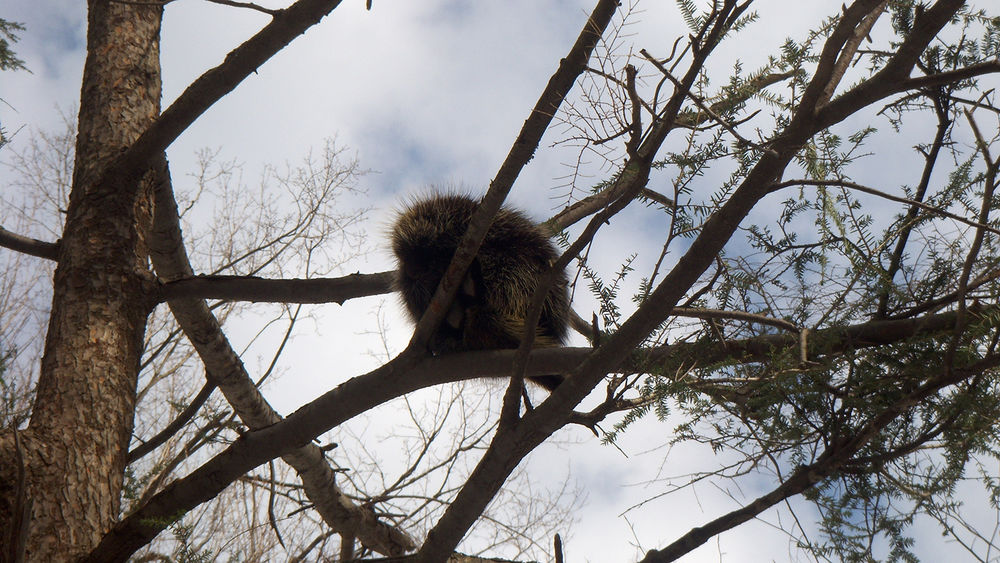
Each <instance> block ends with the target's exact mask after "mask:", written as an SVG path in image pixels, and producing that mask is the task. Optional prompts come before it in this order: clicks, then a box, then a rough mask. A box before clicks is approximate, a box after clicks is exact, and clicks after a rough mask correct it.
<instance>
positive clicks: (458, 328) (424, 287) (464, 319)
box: [392, 194, 569, 390]
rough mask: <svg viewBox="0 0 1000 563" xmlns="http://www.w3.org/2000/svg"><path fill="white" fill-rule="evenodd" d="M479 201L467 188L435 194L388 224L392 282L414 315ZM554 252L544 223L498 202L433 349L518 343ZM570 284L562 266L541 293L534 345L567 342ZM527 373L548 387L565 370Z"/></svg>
mask: <svg viewBox="0 0 1000 563" xmlns="http://www.w3.org/2000/svg"><path fill="white" fill-rule="evenodd" d="M478 205H479V202H478V201H476V200H474V199H473V198H471V197H469V196H466V195H459V194H435V195H431V196H429V197H427V198H424V199H420V200H418V201H414V202H413V203H412V204H411V205H410V206H409V207H408V208H407V209H405V210H403V211H402V212H401V213H400V214H399V217H398V218H397V220H396V223H395V225H394V226H393V228H392V250H393V253H395V255H396V259H397V261H398V264H399V267H398V271H397V276H396V289H397V290H398V291H399V292H400V294H401V295H402V297H403V302H404V304H405V305H406V309H407V311H408V312H409V314H410V316H411V317H412V318H413V320H414V321H416V320H419V319H420V317H421V316H423V314H424V311H425V310H426V309H427V306H428V304H430V300H431V297H432V296H433V295H434V290H435V289H436V288H437V286H438V283H440V281H441V277H442V276H443V275H444V271H445V270H446V269H447V268H448V264H449V263H450V262H451V258H452V256H453V255H454V254H455V249H456V248H457V247H458V243H459V242H460V241H461V239H462V236H463V235H464V234H465V231H466V229H467V228H468V226H469V220H470V218H471V217H472V214H473V212H475V210H476V207H477V206H478ZM557 257H558V254H557V253H556V249H555V247H554V246H553V245H552V242H551V241H550V240H549V237H548V235H547V233H546V232H545V230H544V229H543V228H542V227H540V226H539V225H537V224H535V223H534V222H532V221H531V220H530V219H528V218H527V217H526V216H525V215H524V214H522V213H521V212H519V211H515V210H513V209H509V208H506V207H504V208H501V209H500V212H499V213H498V214H497V216H496V219H495V220H494V222H493V225H492V226H490V229H489V231H487V233H486V238H485V239H484V240H483V244H482V246H481V247H480V249H479V253H478V254H477V256H476V258H475V260H474V261H473V263H472V265H471V267H470V268H469V271H468V273H467V274H466V278H465V279H464V280H463V282H462V285H461V287H460V288H459V290H458V294H457V295H456V297H455V301H454V302H453V303H452V305H451V307H450V308H449V309H448V313H447V315H446V316H445V319H444V322H443V323H441V327H440V328H439V329H438V332H437V334H436V335H435V336H434V338H433V339H432V341H431V343H430V348H431V352H432V353H435V354H437V353H441V352H449V351H459V350H483V349H493V348H517V346H518V345H519V343H520V341H521V336H522V334H523V332H524V316H525V315H526V314H527V311H528V307H529V305H530V302H531V297H532V295H533V293H534V291H535V286H536V285H537V280H538V277H539V276H540V275H541V274H543V273H544V272H546V271H548V269H549V268H550V267H551V264H552V263H553V262H554V261H555V260H556V258H557ZM567 284H568V280H567V278H566V274H565V272H560V273H559V276H558V279H557V281H556V283H555V284H554V286H553V287H552V289H551V290H549V294H548V296H547V297H546V299H545V304H544V307H543V309H542V315H541V318H540V319H539V322H538V326H537V327H536V331H535V346H538V347H544V346H558V345H561V344H562V343H563V342H564V341H565V339H566V332H567V326H568V318H569V293H568V291H567ZM532 380H533V381H535V382H536V383H538V384H539V385H542V386H543V387H545V388H547V389H549V390H551V389H554V388H555V386H556V385H558V384H559V383H560V382H561V381H562V377H561V376H557V375H552V376H541V377H535V378H532Z"/></svg>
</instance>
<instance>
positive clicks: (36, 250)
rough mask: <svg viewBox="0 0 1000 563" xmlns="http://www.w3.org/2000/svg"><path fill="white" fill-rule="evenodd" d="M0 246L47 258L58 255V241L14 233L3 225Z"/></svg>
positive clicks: (0, 228)
mask: <svg viewBox="0 0 1000 563" xmlns="http://www.w3.org/2000/svg"><path fill="white" fill-rule="evenodd" d="M0 246H2V247H4V248H9V249H11V250H14V251H16V252H23V253H25V254H30V255H31V256H37V257H39V258H47V259H49V260H55V259H56V258H57V257H58V255H59V244H58V243H53V242H45V241H42V240H38V239H33V238H30V237H25V236H21V235H18V234H14V233H12V232H10V231H8V230H7V229H4V228H3V227H0Z"/></svg>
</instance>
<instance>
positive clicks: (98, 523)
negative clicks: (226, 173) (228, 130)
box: [0, 0, 162, 561]
mask: <svg viewBox="0 0 1000 563" xmlns="http://www.w3.org/2000/svg"><path fill="white" fill-rule="evenodd" d="M161 16H162V8H161V7H159V6H157V5H155V3H142V2H139V3H135V4H131V3H124V2H114V1H108V0H90V2H89V18H88V31H87V61H86V66H85V67H84V75H83V87H82V90H81V98H80V115H79V134H78V137H77V145H76V165H75V169H74V176H73V187H72V191H71V194H70V203H69V208H68V212H67V217H66V225H65V228H64V231H63V236H62V239H61V241H60V246H59V256H58V265H57V268H56V273H55V279H54V282H53V283H54V285H53V299H52V312H51V316H50V321H49V327H48V333H47V336H46V340H45V351H44V355H43V358H42V365H41V374H40V379H39V382H38V388H37V396H36V398H35V405H34V409H33V413H32V416H31V421H30V423H29V426H28V428H27V429H26V430H24V431H22V432H20V435H19V438H20V440H19V442H20V447H17V446H16V445H15V437H14V435H13V433H12V431H11V430H9V429H8V430H7V431H5V432H4V434H3V435H0V530H5V531H6V532H7V533H5V534H2V536H3V537H2V538H0V541H2V542H3V543H4V545H3V546H0V547H2V548H3V549H2V550H0V557H5V558H12V557H17V556H18V554H17V551H18V548H17V546H16V545H15V544H16V541H17V536H18V533H19V531H20V533H21V534H26V535H22V536H21V537H24V538H26V546H27V548H26V549H27V551H26V556H27V559H28V560H31V561H65V560H71V559H74V558H75V557H77V556H79V555H81V554H83V553H86V552H87V551H89V550H90V549H91V548H92V547H93V546H94V545H96V544H97V542H98V540H99V539H100V537H101V535H102V534H103V533H104V532H105V531H106V530H107V529H108V528H109V527H110V526H111V524H112V523H113V522H114V521H115V520H116V519H117V517H118V515H119V509H120V498H121V488H122V481H123V474H124V469H125V459H126V453H127V448H128V444H129V439H130V437H131V434H132V424H133V415H134V407H135V390H136V378H137V373H138V369H139V357H140V354H141V346H142V338H143V332H144V329H145V324H146V316H147V314H148V312H149V308H150V304H149V302H148V298H147V297H146V296H147V295H149V293H150V292H149V291H148V289H149V285H148V284H149V283H150V282H151V279H152V278H151V276H150V274H149V268H148V266H147V258H146V253H145V251H144V247H145V245H144V244H143V239H144V232H145V230H146V229H147V228H148V224H149V216H150V207H149V205H150V199H149V197H148V190H147V189H144V188H142V186H141V184H143V183H144V182H140V181H137V180H129V179H123V178H112V177H108V176H106V175H105V174H104V171H105V169H106V168H107V166H108V164H109V163H110V162H112V161H113V159H114V158H115V157H117V156H118V155H119V154H120V153H121V152H122V151H123V150H124V149H125V148H126V147H128V146H129V145H130V144H131V143H132V142H134V141H135V139H136V138H137V137H138V136H139V134H140V133H142V132H143V131H144V130H145V129H146V128H147V127H148V126H149V125H150V123H151V122H152V121H153V120H154V119H155V118H156V116H157V115H158V114H159V104H160V66H159V34H160V20H161ZM19 470H22V471H23V473H22V475H23V479H22V480H20V482H19V478H18V472H19ZM22 483H23V484H22ZM25 507H27V508H26V509H25ZM19 514H23V515H26V516H28V515H30V516H29V517H27V518H25V519H26V520H27V522H26V523H25V522H23V521H21V520H24V519H19V518H18V515H19ZM25 526H26V528H25Z"/></svg>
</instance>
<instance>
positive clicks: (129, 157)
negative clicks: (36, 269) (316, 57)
mask: <svg viewBox="0 0 1000 563" xmlns="http://www.w3.org/2000/svg"><path fill="white" fill-rule="evenodd" d="M340 2H341V0H299V1H298V2H296V3H294V4H292V5H291V6H289V7H288V8H285V9H283V10H278V11H276V12H275V14H274V17H273V19H272V20H271V23H269V24H268V25H266V26H264V28H263V29H261V30H260V31H258V32H257V33H256V34H255V35H254V36H253V37H251V38H250V39H247V40H246V41H245V42H243V43H242V44H241V45H240V46H239V47H237V48H235V49H233V50H232V51H230V52H229V54H227V55H226V58H225V60H224V61H223V62H222V64H220V65H218V66H216V67H215V68H212V69H210V70H208V71H206V72H205V73H204V74H202V75H201V76H200V77H198V79H196V80H195V81H194V82H192V83H191V85H190V86H188V87H187V89H186V90H184V92H183V93H181V95H180V96H178V97H177V99H176V100H174V103H172V104H171V105H170V107H168V108H167V109H166V110H164V111H163V113H161V114H160V116H159V117H158V118H157V119H156V121H155V122H153V124H152V125H151V126H150V127H149V129H147V130H146V131H145V132H144V133H143V134H142V135H140V136H139V138H138V139H137V140H136V141H135V143H133V144H132V146H131V147H129V149H128V150H127V151H125V152H124V153H123V154H122V155H121V156H120V157H119V158H118V159H116V160H115V161H114V163H113V164H112V165H111V166H110V167H108V169H107V170H105V172H104V178H105V180H106V181H107V182H109V183H116V184H119V185H124V186H127V187H128V188H129V189H138V187H137V186H138V182H137V181H135V180H137V179H138V178H139V177H140V176H141V175H142V174H144V173H145V171H146V169H147V168H149V166H150V163H152V162H153V160H154V159H155V158H157V155H159V154H160V153H162V152H163V151H164V150H166V148H167V147H168V146H170V144H171V143H173V142H174V140H175V139H176V138H177V137H178V136H180V134H181V133H183V132H184V131H185V130H186V129H187V128H188V127H189V126H190V125H191V124H192V123H194V121H195V120H196V119H197V118H198V117H200V116H201V115H202V114H203V113H205V111H206V110H208V108H210V107H211V106H212V105H213V104H214V103H215V102H217V101H218V100H219V99H221V98H222V97H223V96H225V95H226V94H228V93H229V92H232V91H233V90H234V89H235V88H236V86H237V85H239V83H240V82H242V81H243V80H244V79H245V78H246V77H247V76H250V75H251V74H252V73H254V72H256V71H257V69H258V68H259V67H260V66H261V65H263V64H264V63H265V62H266V61H267V60H268V59H270V58H271V57H272V56H274V55H275V54H276V53H277V52H278V51H281V50H282V49H284V48H285V47H286V46H287V45H288V44H289V43H291V42H292V40H293V39H295V38H296V37H298V36H299V35H302V34H303V33H305V31H306V30H307V29H309V28H310V27H312V26H313V25H316V24H317V23H319V21H320V20H321V19H323V17H324V16H326V15H327V14H329V13H330V12H332V11H333V10H334V8H336V7H337V6H339V5H340Z"/></svg>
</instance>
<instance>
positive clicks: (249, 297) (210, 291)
mask: <svg viewBox="0 0 1000 563" xmlns="http://www.w3.org/2000/svg"><path fill="white" fill-rule="evenodd" d="M393 276H394V273H393V272H391V271H390V272H380V273H376V274H351V275H348V276H344V277H341V278H320V279H265V278H258V277H244V276H197V277H190V278H182V279H179V280H177V281H172V282H169V283H166V284H164V285H163V287H162V289H161V293H160V301H161V302H162V301H169V300H173V299H222V300H225V301H253V302H278V303H340V304H343V303H344V301H347V300H348V299H355V298H358V297H368V296H370V295H380V294H383V293H389V292H390V291H392V278H393Z"/></svg>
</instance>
